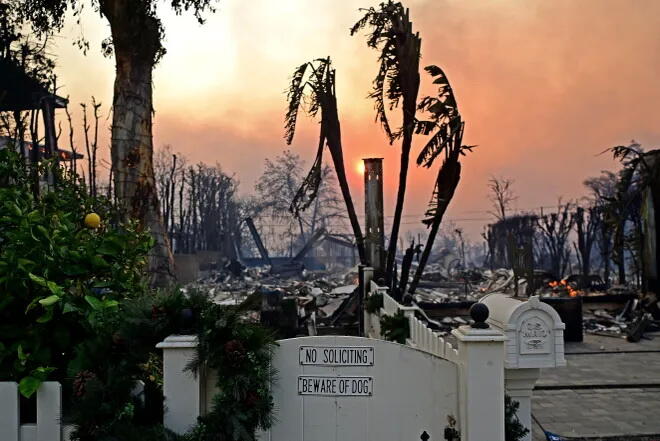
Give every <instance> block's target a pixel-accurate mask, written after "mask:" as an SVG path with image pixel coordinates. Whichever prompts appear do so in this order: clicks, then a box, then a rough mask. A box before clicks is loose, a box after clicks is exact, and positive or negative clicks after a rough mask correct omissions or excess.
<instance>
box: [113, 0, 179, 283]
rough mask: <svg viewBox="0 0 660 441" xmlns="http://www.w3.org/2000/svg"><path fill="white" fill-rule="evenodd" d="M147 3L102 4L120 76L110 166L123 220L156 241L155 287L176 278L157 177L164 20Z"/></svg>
mask: <svg viewBox="0 0 660 441" xmlns="http://www.w3.org/2000/svg"><path fill="white" fill-rule="evenodd" d="M145 3H149V2H142V1H135V0H103V1H101V3H100V6H101V13H102V14H103V15H104V16H105V17H106V18H107V20H108V22H109V23H110V31H111V33H112V41H113V45H114V54H115V66H116V77H115V86H114V99H113V112H112V149H111V156H112V163H113V167H114V176H113V181H114V186H115V195H116V197H117V201H118V203H119V207H120V209H121V211H122V215H123V217H124V220H125V221H127V220H129V219H134V220H137V221H138V223H139V227H140V228H142V229H148V230H149V231H150V232H151V234H152V236H153V238H154V247H153V248H152V250H151V252H150V255H149V272H150V275H151V283H152V285H154V286H162V285H166V284H167V283H169V282H171V281H172V279H173V257H172V252H171V249H170V243H169V240H168V238H167V234H166V231H165V228H164V225H163V219H162V217H161V213H160V206H159V201H158V194H157V192H156V184H155V179H154V167H153V139H152V114H153V105H152V98H153V97H152V93H153V91H152V85H151V83H152V71H153V68H154V65H155V62H156V60H157V58H158V56H159V54H160V52H161V50H162V48H161V45H160V38H161V34H160V22H159V21H158V19H157V18H156V17H155V16H154V15H153V14H152V13H151V12H150V10H149V5H148V4H145Z"/></svg>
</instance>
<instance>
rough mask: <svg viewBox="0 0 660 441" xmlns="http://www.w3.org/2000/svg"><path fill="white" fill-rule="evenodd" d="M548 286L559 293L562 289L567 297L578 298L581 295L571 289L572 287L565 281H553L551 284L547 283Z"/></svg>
mask: <svg viewBox="0 0 660 441" xmlns="http://www.w3.org/2000/svg"><path fill="white" fill-rule="evenodd" d="M548 286H549V287H550V288H552V289H553V290H555V291H559V290H562V289H563V290H565V291H566V292H567V293H568V296H569V297H577V296H579V295H581V294H582V293H581V292H580V291H579V290H577V289H575V288H573V287H572V286H571V285H570V284H569V283H568V282H567V281H566V279H564V280H559V281H557V280H555V281H553V282H550V283H548Z"/></svg>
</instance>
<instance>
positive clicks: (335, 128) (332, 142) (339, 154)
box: [321, 97, 366, 263]
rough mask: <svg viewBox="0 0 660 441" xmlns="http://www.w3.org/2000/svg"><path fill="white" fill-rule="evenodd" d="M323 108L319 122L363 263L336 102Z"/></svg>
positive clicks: (361, 243) (361, 246)
mask: <svg viewBox="0 0 660 441" xmlns="http://www.w3.org/2000/svg"><path fill="white" fill-rule="evenodd" d="M322 108H323V116H322V121H321V124H322V125H325V127H326V129H325V131H326V135H327V136H326V139H327V142H328V149H329V150H330V155H331V156H332V162H333V164H334V166H335V173H337V181H339V188H340V189H341V194H342V196H343V197H344V202H345V203H346V211H348V219H349V221H350V222H351V227H352V228H353V234H354V236H355V243H356V245H357V249H358V254H359V255H360V262H361V263H365V262H366V260H365V256H366V254H365V251H364V239H363V236H362V228H361V227H360V221H359V220H358V217H357V213H356V212H355V205H353V198H352V197H351V190H350V188H349V187H348V180H347V179H346V169H345V168H344V154H343V150H342V145H341V127H340V125H339V116H338V114H337V102H336V101H335V100H334V97H333V102H331V103H330V105H329V106H327V107H322Z"/></svg>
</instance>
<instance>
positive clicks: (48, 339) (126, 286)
mask: <svg viewBox="0 0 660 441" xmlns="http://www.w3.org/2000/svg"><path fill="white" fill-rule="evenodd" d="M56 174H57V175H58V176H57V179H56V185H55V187H54V188H53V189H52V190H51V191H43V192H42V193H43V194H42V195H41V196H40V197H35V196H34V195H33V192H32V179H31V170H29V169H28V167H26V166H25V165H24V162H23V160H22V158H21V157H19V155H18V154H16V153H15V152H13V151H11V150H10V149H4V150H0V176H2V178H3V179H2V180H0V379H2V380H4V381H7V380H14V381H18V382H19V384H20V391H21V393H22V394H23V395H25V396H30V395H32V394H33V393H34V392H35V391H36V390H37V389H38V387H39V384H40V383H41V381H43V380H45V379H47V378H52V379H58V380H62V379H64V378H65V377H66V376H67V371H69V372H77V370H76V365H77V364H80V363H81V361H80V359H79V353H80V351H79V346H80V345H81V344H83V342H85V341H87V340H88V339H89V338H90V336H92V335H94V334H95V333H96V329H97V328H99V327H104V326H105V322H107V321H108V320H110V319H109V317H112V316H113V315H116V312H117V309H118V308H119V306H120V303H121V302H122V301H123V300H124V299H127V298H131V297H135V296H137V295H139V294H140V293H142V292H144V290H145V288H146V285H145V283H144V282H143V269H144V266H145V264H146V256H147V253H148V251H149V249H150V248H151V246H152V242H151V239H150V237H149V236H148V234H146V233H140V232H138V231H137V230H136V228H135V227H134V226H133V225H119V224H117V223H115V222H113V218H115V216H113V210H112V206H111V204H110V203H109V201H107V200H105V199H104V198H92V197H90V196H89V194H88V193H87V191H86V189H85V187H84V185H82V184H80V183H79V182H78V179H77V177H76V176H72V175H70V174H66V173H63V172H61V171H56ZM90 212H96V213H98V214H99V215H100V216H101V218H102V219H103V220H104V221H103V223H102V225H101V227H100V228H98V229H88V228H86V227H85V226H84V225H83V219H84V217H85V215H86V214H88V213H90Z"/></svg>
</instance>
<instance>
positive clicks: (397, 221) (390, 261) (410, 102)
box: [385, 46, 420, 286]
mask: <svg viewBox="0 0 660 441" xmlns="http://www.w3.org/2000/svg"><path fill="white" fill-rule="evenodd" d="M416 53H417V54H419V46H416ZM413 59H414V60H415V63H414V65H412V66H406V68H407V69H412V70H411V72H412V75H402V77H403V78H406V79H408V83H409V84H407V87H405V89H404V90H405V91H406V93H405V95H404V96H403V139H402V142H401V163H400V170H399V189H398V191H397V195H396V207H395V209H394V219H393V220H392V232H391V233H390V242H389V244H388V247H387V260H386V265H385V277H386V278H387V282H388V286H389V285H390V282H391V280H392V279H393V277H392V276H393V272H394V262H395V259H396V248H397V243H398V242H399V229H400V226H401V216H402V215H403V204H404V202H405V199H406V186H407V181H408V166H409V164H410V150H411V148H412V139H413V132H414V129H415V111H416V109H417V94H418V92H419V81H420V80H419V56H418V55H416V56H415V57H414V58H413Z"/></svg>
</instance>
